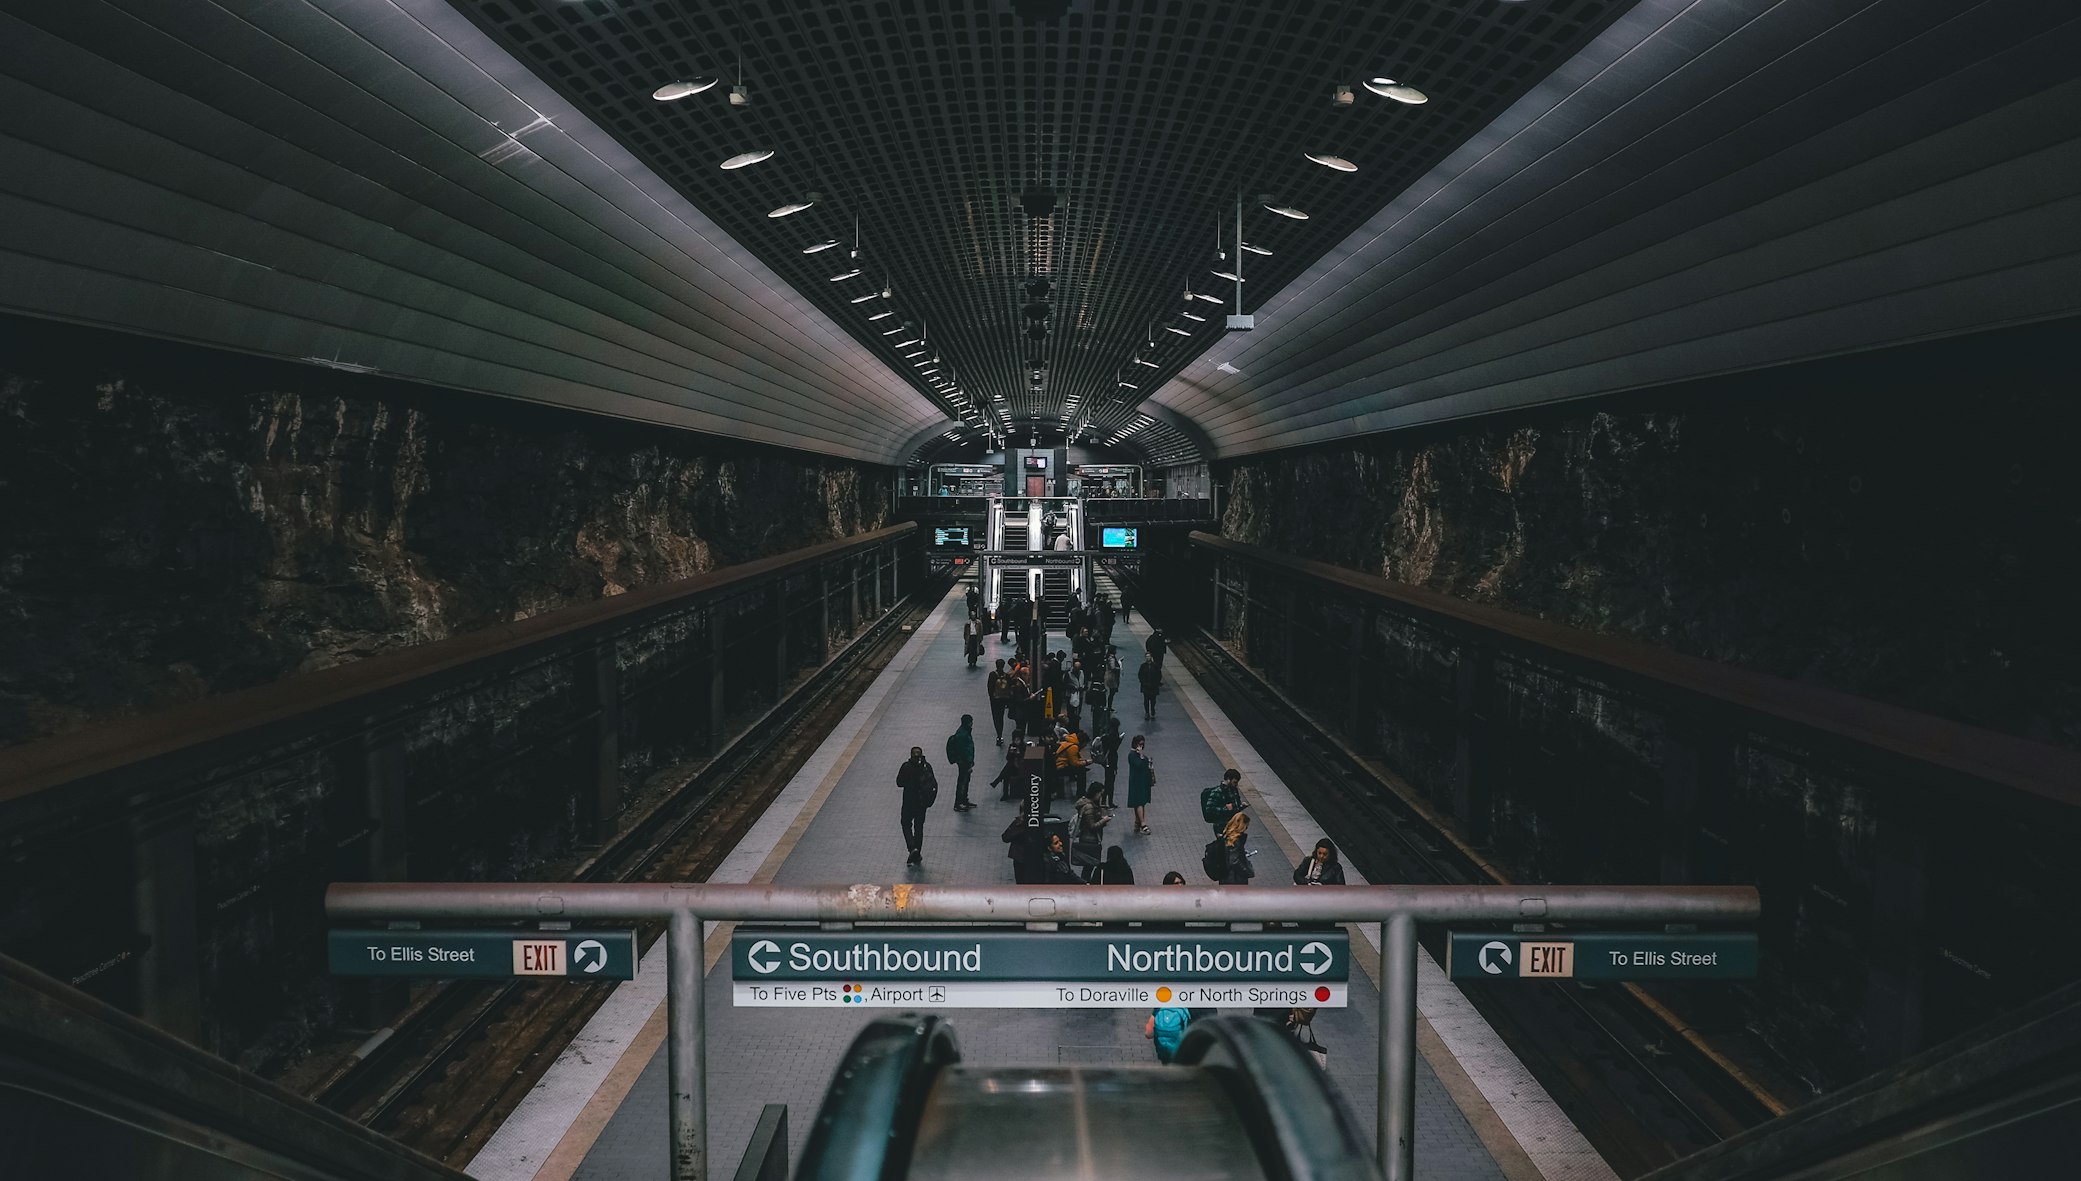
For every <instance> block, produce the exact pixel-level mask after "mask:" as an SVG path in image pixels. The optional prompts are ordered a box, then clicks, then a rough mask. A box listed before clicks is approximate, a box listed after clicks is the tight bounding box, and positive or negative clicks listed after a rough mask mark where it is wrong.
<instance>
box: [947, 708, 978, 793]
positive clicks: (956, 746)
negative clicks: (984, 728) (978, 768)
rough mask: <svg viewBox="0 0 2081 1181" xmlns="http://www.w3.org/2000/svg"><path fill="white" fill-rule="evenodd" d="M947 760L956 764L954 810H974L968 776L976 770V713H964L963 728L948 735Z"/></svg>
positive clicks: (962, 716) (962, 717)
mask: <svg viewBox="0 0 2081 1181" xmlns="http://www.w3.org/2000/svg"><path fill="white" fill-rule="evenodd" d="M947 762H949V763H952V764H953V765H954V769H955V771H956V772H958V773H959V774H958V777H957V778H956V779H955V780H954V811H956V812H973V811H974V810H975V805H974V804H972V803H970V802H969V799H968V777H969V776H970V775H972V774H974V772H975V715H974V714H962V715H961V728H960V729H958V730H956V731H954V732H953V733H952V734H949V735H947Z"/></svg>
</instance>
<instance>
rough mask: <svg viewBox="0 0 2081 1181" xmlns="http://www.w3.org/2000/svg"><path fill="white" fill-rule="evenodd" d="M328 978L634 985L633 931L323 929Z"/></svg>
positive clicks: (634, 952) (634, 938) (634, 955)
mask: <svg viewBox="0 0 2081 1181" xmlns="http://www.w3.org/2000/svg"><path fill="white" fill-rule="evenodd" d="M325 958H326V964H327V967H328V969H329V970H330V971H331V972H332V974H333V975H335V976H447V977H512V976H555V977H562V978H567V979H573V980H634V979H635V978H636V933H635V932H634V931H327V932H326V933H325Z"/></svg>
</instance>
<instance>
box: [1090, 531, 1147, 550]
mask: <svg viewBox="0 0 2081 1181" xmlns="http://www.w3.org/2000/svg"><path fill="white" fill-rule="evenodd" d="M1140 532H1141V531H1140V530H1138V529H1136V528H1134V527H1133V526H1131V525H1107V526H1105V527H1104V528H1102V529H1100V530H1099V531H1098V546H1099V548H1100V549H1134V548H1136V547H1137V546H1139V545H1140V544H1141V538H1140V537H1139V536H1138V535H1139V533H1140Z"/></svg>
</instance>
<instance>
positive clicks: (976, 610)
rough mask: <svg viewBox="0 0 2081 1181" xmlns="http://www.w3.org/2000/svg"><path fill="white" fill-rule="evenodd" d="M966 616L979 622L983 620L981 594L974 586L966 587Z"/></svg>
mask: <svg viewBox="0 0 2081 1181" xmlns="http://www.w3.org/2000/svg"><path fill="white" fill-rule="evenodd" d="M967 597H968V617H969V618H970V619H973V620H975V621H976V623H978V624H981V623H982V621H983V594H982V592H981V591H978V590H977V589H976V588H974V587H972V586H971V587H969V588H968V596H967Z"/></svg>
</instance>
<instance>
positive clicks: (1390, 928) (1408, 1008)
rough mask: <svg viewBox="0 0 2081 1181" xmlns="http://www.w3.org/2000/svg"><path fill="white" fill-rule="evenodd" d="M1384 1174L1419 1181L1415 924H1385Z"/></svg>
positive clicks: (1391, 1179) (1398, 920)
mask: <svg viewBox="0 0 2081 1181" xmlns="http://www.w3.org/2000/svg"><path fill="white" fill-rule="evenodd" d="M1379 1104H1380V1111H1379V1124H1378V1125H1377V1127H1378V1131H1377V1133H1376V1135H1377V1136H1378V1142H1377V1144H1376V1145H1375V1150H1376V1151H1377V1152H1378V1153H1379V1160H1380V1173H1381V1175H1382V1176H1383V1177H1384V1178H1386V1181H1416V920H1415V919H1414V918H1412V917H1410V916H1409V915H1406V914H1398V915H1396V916H1394V917H1393V918H1391V919H1388V920H1387V921H1386V922H1384V923H1382V924H1380V1099H1379Z"/></svg>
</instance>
